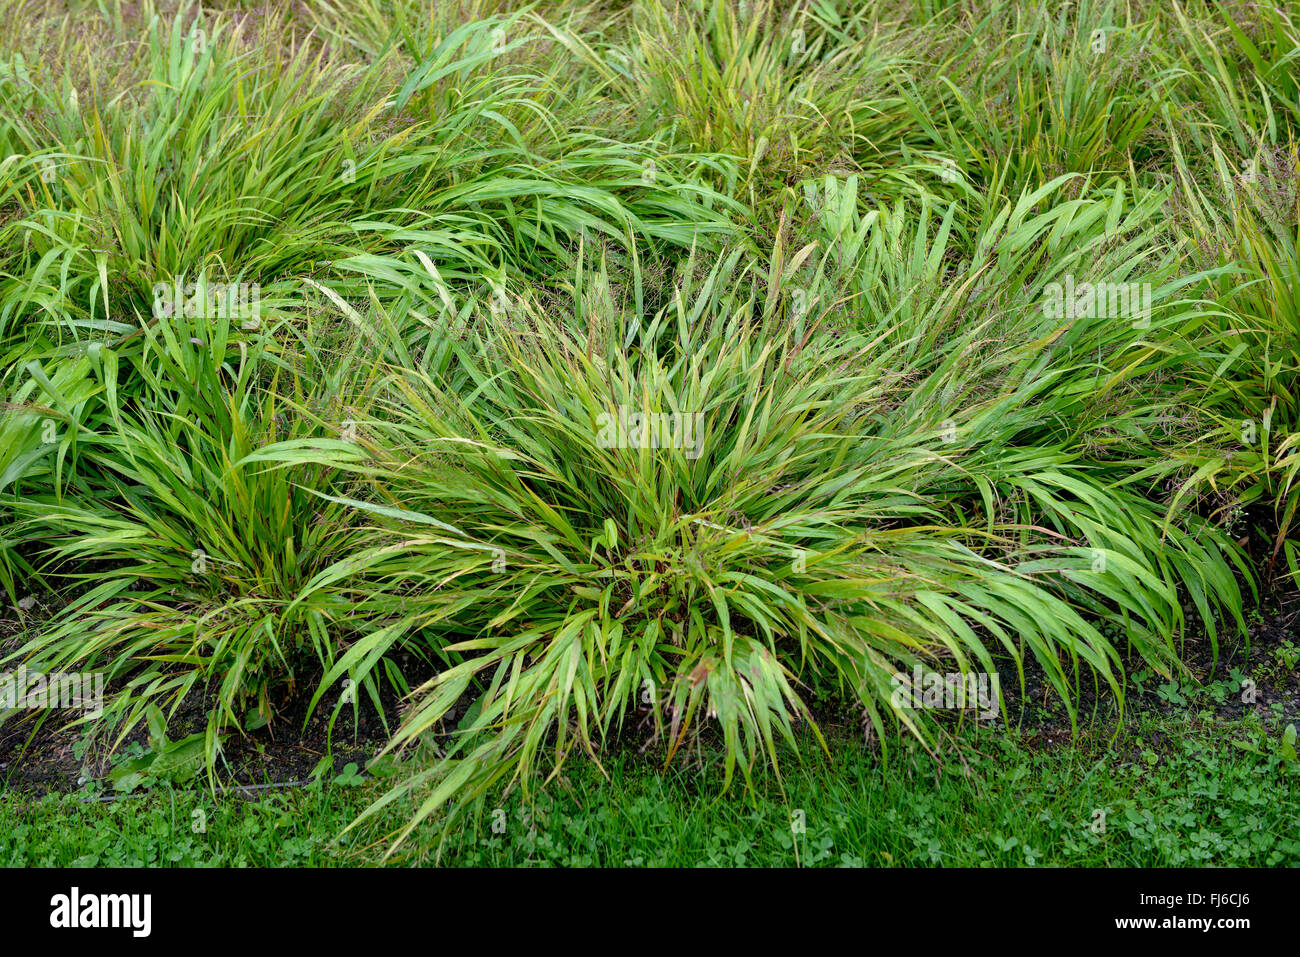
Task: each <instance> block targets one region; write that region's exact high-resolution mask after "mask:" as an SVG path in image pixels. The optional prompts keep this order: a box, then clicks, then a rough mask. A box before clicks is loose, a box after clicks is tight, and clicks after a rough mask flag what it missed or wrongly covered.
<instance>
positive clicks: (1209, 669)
mask: <svg viewBox="0 0 1300 957" xmlns="http://www.w3.org/2000/svg"><path fill="white" fill-rule="evenodd" d="M1188 618H1189V620H1191V619H1193V618H1194V612H1193V611H1192V610H1190V609H1189V610H1188ZM0 625H2V623H0ZM1249 625H1250V642H1249V645H1248V646H1247V644H1246V643H1245V642H1243V641H1241V640H1239V639H1238V638H1237V637H1236V636H1235V635H1232V634H1228V635H1221V636H1220V639H1219V649H1218V660H1217V662H1216V661H1215V656H1214V653H1213V649H1212V646H1211V643H1210V641H1209V639H1208V638H1207V637H1206V636H1204V635H1194V636H1190V637H1188V639H1187V640H1186V644H1185V645H1184V647H1183V649H1182V653H1183V660H1184V661H1185V662H1186V663H1187V665H1188V667H1189V668H1190V670H1191V673H1192V675H1193V676H1194V677H1195V679H1196V680H1197V681H1199V682H1202V683H1208V682H1211V681H1213V680H1215V679H1226V678H1227V677H1228V676H1229V674H1230V673H1231V672H1232V670H1233V669H1240V670H1241V672H1242V673H1244V674H1245V675H1247V676H1249V677H1250V678H1252V679H1253V680H1254V681H1255V682H1256V691H1257V697H1256V699H1255V701H1254V702H1253V703H1246V702H1243V701H1242V700H1241V696H1240V695H1239V694H1236V693H1233V694H1226V695H1222V696H1221V700H1209V701H1205V700H1202V699H1198V708H1199V709H1200V713H1201V714H1202V715H1204V711H1205V708H1207V707H1208V708H1212V710H1213V714H1212V716H1211V717H1210V720H1212V721H1215V722H1221V721H1232V720H1237V719H1240V718H1241V717H1243V715H1245V713H1246V712H1247V711H1249V710H1254V711H1256V712H1258V713H1259V714H1260V715H1261V716H1264V715H1268V714H1273V715H1276V716H1280V717H1281V718H1282V719H1283V720H1287V721H1300V688H1298V687H1297V668H1296V667H1295V665H1294V664H1292V665H1291V666H1290V667H1288V666H1287V663H1286V662H1287V660H1288V655H1289V654H1290V649H1291V647H1293V646H1294V647H1296V648H1300V592H1291V593H1287V594H1284V595H1281V596H1275V597H1273V598H1271V599H1267V600H1266V601H1265V602H1264V603H1263V605H1262V606H1261V608H1260V610H1259V612H1257V613H1255V614H1253V615H1252V616H1251V618H1250V620H1249ZM5 638H6V636H5V634H4V633H3V632H0V655H2V654H3V653H7V652H8V651H9V650H10V649H11V648H12V642H6V640H5ZM6 645H8V646H9V647H6ZM1292 660H1293V659H1292ZM1126 668H1127V671H1128V676H1127V688H1126V696H1127V703H1126V708H1127V709H1128V712H1129V716H1130V717H1132V716H1133V715H1134V714H1135V713H1136V712H1142V711H1146V712H1156V713H1161V714H1171V713H1173V712H1175V711H1178V710H1182V711H1186V710H1187V706H1186V704H1178V703H1176V701H1174V700H1170V697H1169V696H1168V694H1165V695H1162V694H1160V693H1159V691H1158V689H1159V688H1160V686H1162V685H1166V682H1165V679H1163V678H1161V677H1159V676H1153V677H1152V678H1150V679H1149V680H1146V681H1144V682H1143V683H1142V684H1141V685H1138V684H1136V683H1134V681H1133V678H1134V676H1135V675H1138V674H1140V673H1141V672H1142V671H1143V663H1142V661H1141V660H1140V659H1139V658H1137V657H1136V656H1134V658H1133V659H1132V660H1130V661H1128V662H1126ZM414 670H415V669H412V671H414ZM431 673H432V672H431V670H430V671H429V672H428V673H424V674H420V673H410V674H408V680H410V682H411V685H412V687H415V686H417V685H418V684H419V683H420V682H421V681H423V680H425V679H426V678H428V677H430V675H431ZM999 680H1000V682H1001V687H1002V691H1003V693H1004V695H1005V698H1006V701H1007V714H1008V717H1009V718H1010V721H1011V724H1012V726H1013V727H1015V728H1018V729H1019V731H1020V735H1021V740H1022V741H1023V742H1025V743H1026V744H1028V745H1029V746H1031V747H1044V748H1046V747H1056V746H1063V745H1070V744H1078V743H1080V742H1079V736H1078V735H1076V734H1075V733H1074V731H1073V728H1072V725H1071V722H1070V719H1069V713H1068V711H1067V710H1066V708H1065V707H1064V705H1063V703H1062V702H1061V700H1060V699H1059V697H1058V696H1057V695H1056V693H1055V692H1054V691H1053V690H1052V688H1051V686H1050V684H1049V683H1048V682H1047V681H1046V680H1045V676H1044V674H1043V672H1042V670H1041V669H1040V668H1038V667H1037V665H1036V664H1034V663H1033V662H1027V663H1026V668H1025V684H1024V689H1023V692H1022V690H1021V687H1020V681H1019V677H1018V675H1017V673H1016V671H1015V668H1014V666H1012V665H1010V664H1009V663H1008V664H1006V665H1005V666H1003V668H1002V669H1001V671H1000V673H999ZM303 686H304V687H313V686H314V685H313V683H312V682H306V683H305V684H304V685H303ZM1075 698H1076V701H1077V702H1078V723H1079V728H1080V731H1081V732H1082V733H1083V734H1084V736H1085V737H1087V738H1089V739H1091V740H1092V741H1094V742H1104V741H1105V739H1107V738H1108V737H1109V736H1110V735H1111V733H1112V731H1113V730H1114V728H1115V727H1116V726H1117V722H1118V719H1119V711H1118V707H1117V705H1116V701H1115V698H1114V696H1113V695H1112V694H1111V691H1110V689H1109V688H1108V687H1107V686H1105V685H1101V686H1098V685H1096V683H1095V682H1094V681H1093V679H1092V678H1091V676H1090V675H1089V674H1088V673H1086V672H1085V673H1084V675H1083V676H1082V678H1081V680H1080V683H1079V687H1078V688H1077V689H1076V693H1075ZM308 700H309V696H308V695H304V694H299V695H298V696H296V697H295V698H291V699H289V700H286V701H285V702H283V703H282V704H281V706H280V708H279V710H278V712H277V715H276V720H275V721H274V722H272V723H271V724H269V725H267V726H265V727H262V728H259V729H257V730H253V731H250V732H248V733H247V734H244V735H240V734H238V733H229V734H227V735H226V736H225V737H224V738H223V742H222V762H223V764H222V768H221V770H222V772H223V773H222V775H221V780H222V782H223V783H224V784H226V785H265V784H287V783H294V782H301V781H305V780H306V779H307V778H308V777H309V776H310V775H311V774H312V772H313V771H314V770H315V769H316V768H317V766H318V764H319V763H320V762H321V760H322V759H323V758H324V757H325V756H327V755H329V756H330V757H332V758H333V768H334V770H335V772H338V771H341V770H342V769H343V768H344V767H345V766H346V765H347V764H348V763H355V764H356V765H357V766H358V767H360V768H364V767H365V765H366V763H367V762H368V761H369V760H370V759H371V758H373V757H374V756H375V755H376V754H378V753H379V751H380V750H381V749H382V748H383V746H384V744H385V743H386V742H387V740H388V733H387V731H388V729H392V728H393V727H395V725H396V723H397V722H398V721H400V714H401V705H402V702H401V701H400V700H399V698H398V697H397V695H396V694H395V693H394V692H393V691H392V689H387V688H386V689H385V691H384V693H383V694H381V702H382V704H383V708H384V715H385V717H386V718H387V722H388V729H386V728H385V725H384V722H383V720H381V718H380V715H379V713H378V712H377V711H376V710H375V708H374V706H373V704H372V703H371V701H370V700H369V697H368V695H365V694H361V695H359V707H358V708H357V709H356V714H357V717H356V719H355V723H354V718H353V713H354V712H353V709H352V708H351V707H345V708H343V709H342V711H341V712H340V713H339V716H338V718H337V720H336V722H335V726H334V728H333V732H332V733H331V731H330V728H329V720H330V716H331V714H332V713H333V710H334V707H333V701H325V702H322V704H321V705H320V706H319V707H318V708H317V712H316V713H315V714H314V715H313V716H312V717H311V718H310V719H309V720H306V708H307V702H308ZM469 700H470V696H468V695H467V696H466V698H465V699H464V700H462V701H461V702H460V703H459V704H458V705H457V707H456V708H455V709H453V712H452V713H451V714H449V716H448V718H447V720H446V722H445V726H452V725H454V722H455V721H456V719H457V718H458V717H459V716H460V715H461V714H463V712H464V710H465V708H467V707H468V704H469ZM813 712H814V717H815V719H816V720H817V722H818V725H819V726H820V727H821V728H822V730H823V732H824V733H825V734H826V736H827V738H828V739H831V738H838V739H846V738H852V737H853V736H855V735H857V736H861V735H862V732H863V723H862V720H861V715H860V713H859V712H857V711H855V710H853V709H850V708H846V707H844V706H841V705H837V704H834V703H833V702H824V703H822V704H819V705H814V707H813ZM206 713H207V707H206V702H204V701H202V700H199V699H197V698H195V699H194V700H193V701H191V702H187V703H186V704H185V705H183V706H182V709H181V710H180V711H179V712H178V714H177V715H176V716H175V718H174V719H173V720H172V723H171V725H170V726H169V728H168V737H169V739H171V740H177V739H180V738H183V737H184V736H186V735H188V734H192V733H195V732H198V731H201V730H203V727H204V724H205V720H206ZM41 714H44V715H46V716H47V717H46V720H44V721H43V722H40V721H38V720H36V719H35V718H32V719H26V718H19V719H11V720H10V721H9V722H8V723H6V724H4V725H2V726H0V795H2V794H3V793H4V792H5V791H10V792H17V793H22V794H26V795H32V796H39V795H41V794H45V793H47V792H50V791H57V792H72V791H77V790H78V789H79V788H81V787H82V785H83V784H84V783H85V782H86V780H88V779H95V778H101V777H103V776H104V775H105V774H106V773H107V771H108V770H109V769H110V768H111V767H112V766H113V764H114V763H115V760H114V757H113V755H114V754H115V755H120V754H121V753H122V749H124V748H126V747H127V746H128V745H129V744H130V743H131V742H137V743H139V744H141V745H142V746H143V745H144V744H145V742H146V739H147V735H146V732H145V730H144V729H143V728H139V729H137V730H136V731H135V732H134V733H133V734H132V735H130V736H128V737H127V738H126V739H125V741H124V742H123V744H122V746H121V747H120V748H118V749H116V750H115V751H114V752H113V754H110V753H109V752H108V750H107V748H105V747H104V746H102V745H98V746H96V747H90V748H83V750H84V751H85V752H86V753H85V754H83V756H82V757H81V758H78V752H77V745H78V744H79V742H81V741H82V739H83V737H84V734H85V731H86V727H85V726H77V725H75V724H70V723H69V722H70V721H72V720H74V719H75V717H76V714H75V713H74V712H62V711H52V712H41ZM954 720H958V718H956V717H954ZM960 720H973V719H972V718H971V716H970V713H967V715H965V716H964V717H961V718H960ZM996 723H997V724H999V725H1000V724H1001V719H1000V718H998V719H996ZM652 731H653V723H652V722H651V721H650V720H649V714H648V712H646V713H638V714H635V715H630V716H629V717H628V719H627V721H626V722H625V724H624V728H623V730H622V732H621V733H620V734H618V735H617V736H616V740H615V741H614V742H612V743H613V744H614V746H615V747H617V748H620V749H624V750H631V751H648V752H649V754H650V755H651V757H650V758H649V759H650V760H653V759H654V757H658V758H659V759H660V760H662V755H663V742H662V741H661V740H654V738H653V734H652ZM1151 744H1152V745H1153V746H1157V748H1158V749H1159V746H1161V745H1162V742H1159V741H1156V742H1151ZM709 750H713V749H712V748H711V747H710V748H709ZM688 760H689V759H688Z"/></svg>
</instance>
